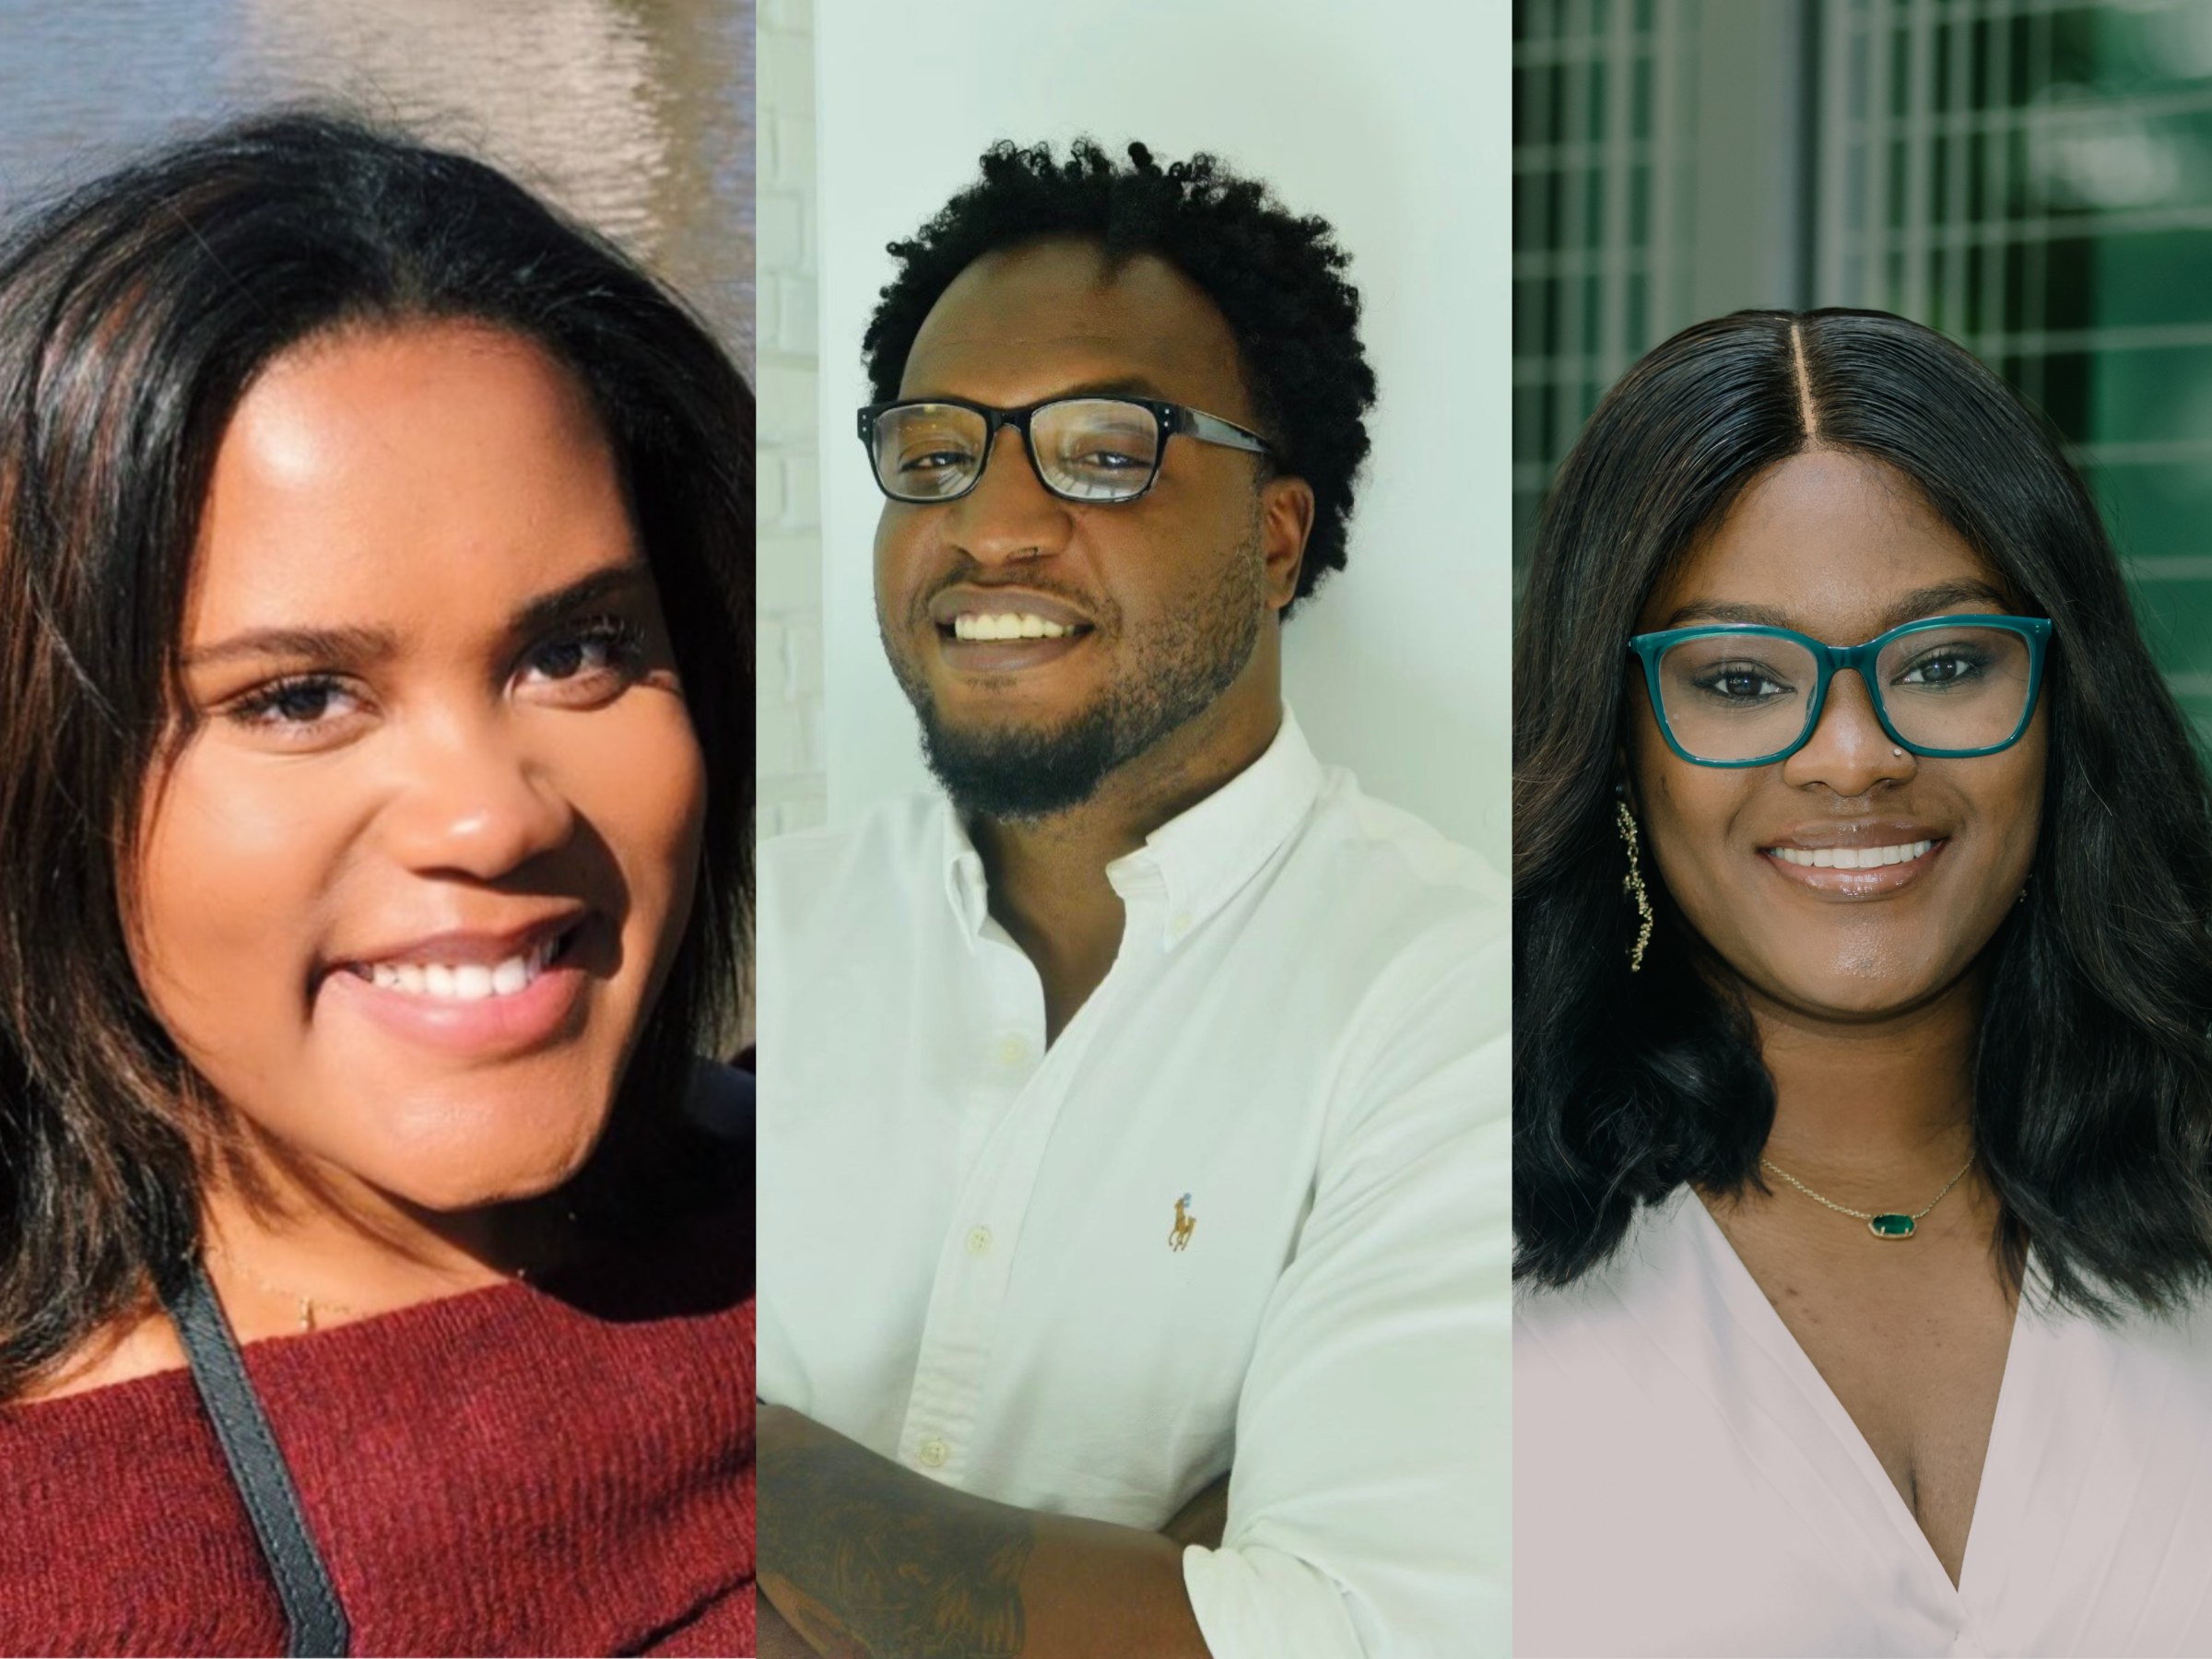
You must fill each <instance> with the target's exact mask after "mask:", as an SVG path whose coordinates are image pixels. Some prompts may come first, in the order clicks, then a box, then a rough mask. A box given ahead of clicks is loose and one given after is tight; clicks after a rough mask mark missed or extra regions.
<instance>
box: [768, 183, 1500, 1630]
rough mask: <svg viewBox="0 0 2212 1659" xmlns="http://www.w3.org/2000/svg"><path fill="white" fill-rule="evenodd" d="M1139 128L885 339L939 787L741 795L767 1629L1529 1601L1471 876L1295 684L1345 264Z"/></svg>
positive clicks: (1496, 953)
mask: <svg viewBox="0 0 2212 1659" xmlns="http://www.w3.org/2000/svg"><path fill="white" fill-rule="evenodd" d="M1129 155H1130V160H1129V162H1128V163H1127V164H1122V163H1117V162H1115V161H1113V160H1112V159H1109V158H1108V157H1107V156H1105V155H1104V154H1103V153H1102V152H1100V151H1099V150H1098V149H1096V148H1094V147H1090V146H1088V145H1083V144H1078V145H1077V147H1075V148H1074V150H1073V151H1072V152H1071V153H1070V155H1069V156H1068V158H1067V159H1065V160H1062V159H1057V158H1055V157H1054V156H1053V155H1052V154H1051V152H1050V151H1049V150H1046V149H1042V148H1039V149H1031V150H1017V149H1015V148H1013V147H1010V146H1001V147H998V148H995V149H994V150H993V151H992V152H990V153H989V154H988V155H986V156H985V157H984V158H983V176H982V181H981V182H979V183H977V184H975V185H973V186H971V188H970V189H968V190H967V191H965V192H963V193H962V194H960V195H959V196H957V197H956V198H954V200H953V201H952V202H951V203H949V204H948V205H947V206H946V207H945V208H944V209H943V211H942V212H940V213H939V214H938V215H937V216H936V217H935V218H934V219H933V220H932V221H931V222H930V223H929V224H928V225H927V226H925V227H924V229H923V230H922V231H921V233H920V234H919V235H918V236H917V237H916V238H915V239H914V240H912V241H908V242H904V243H900V244H898V245H897V246H896V247H895V248H894V253H896V254H897V256H898V258H899V260H900V269H899V272H898V275H897V276H896V277H895V278H894V280H893V281H892V283H891V284H890V285H889V287H888V288H886V289H885V291H884V296H883V300H882V302H881V305H880V306H879V308H878V310H877V313H876V316H875V319H874V321H873V323H872V324H871V326H870V329H869V331H868V335H867V338H866V341H865V352H866V357H867V363H868V369H869V373H870V376H871V379H872V381H873V382H874V386H875V393H874V395H875V397H876V399H877V401H876V402H874V403H872V404H870V405H869V406H867V407H866V408H865V409H863V410H861V411H860V414H859V418H858V427H859V435H860V439H861V443H862V447H863V452H864V453H863V456H861V457H856V460H861V461H863V462H864V463H865V465H867V466H868V467H869V468H870V469H871V470H872V472H873V475H874V477H875V480H876V483H877V487H878V488H879V489H880V490H881V492H882V494H883V496H884V499H885V500H884V508H883V514H882V518H881V521H880V524H879V526H878V529H877V541H876V594H877V616H878V619H879V622H880V625H881V629H882V635H883V641H884V648H885V651H886V653H887V654H888V658H889V660H890V664H891V666H892V668H893V670H894V672H895V673H896V675H897V677H898V679H899V683H900V686H901V687H902V688H903V689H904V690H905V692H906V695H907V697H908V699H909V700H910V701H911V702H912V705H913V708H914V711H915V713H916V715H917V717H918V719H919V721H920V724H921V731H922V740H923V745H924V751H925V753H926V755H927V757H928V759H929V762H930V765H931V768H932V770H933V771H935V774H936V777H937V778H938V780H939V782H941V783H942V785H943V793H942V794H936V795H931V796H926V797H920V798H917V799H914V800H911V801H901V802H897V803H893V804H891V805H890V806H886V807H884V808H881V809H879V810H877V812H875V813H874V814H872V815H870V816H869V817H867V818H865V819H864V820H862V821H861V822H859V823H858V824H856V825H854V826H853V827H852V828H850V829H841V830H831V831H828V832H824V833H819V834H815V835H808V836H804V837H797V838H793V839H790V840H787V841H782V842H778V843H773V844H771V846H769V847H768V848H766V849H764V853H763V867H762V874H761V931H760V945H759V951H760V971H759V974H760V999H759V1006H760V1018H761V1030H760V1056H761V1073H760V1077H761V1117H760V1155H761V1158H762V1160H763V1169H764V1171H765V1173H764V1177H763V1183H762V1206H763V1211H764V1216H763V1225H762V1229H761V1236H762V1238H763V1240H764V1243H763V1244H762V1247H761V1262H760V1270H761V1279H762V1283H763V1286H764V1295H763V1297H762V1311H763V1312H762V1317H763V1326H762V1331H761V1341H762V1360H761V1364H762V1370H761V1383H760V1386H761V1393H762V1395H763V1398H764V1400H765V1401H766V1402H768V1404H767V1406H765V1407H764V1410H763V1414H762V1418H761V1442H760V1454H761V1465H760V1467H761V1477H760V1478H761V1504H762V1521H761V1527H760V1536H761V1550H762V1556H761V1560H762V1583H763V1585H764V1587H765V1589H766V1591H767V1594H768V1598H769V1600H770V1602H771V1603H772V1605H773V1608H774V1609H775V1610H777V1611H780V1613H781V1614H782V1617H783V1618H784V1619H787V1620H788V1625H782V1624H779V1621H778V1620H777V1618H775V1617H774V1615H773V1614H772V1613H770V1612H769V1611H768V1610H767V1609H764V1618H766V1620H767V1623H768V1624H769V1626H770V1627H771V1633H768V1634H764V1637H763V1641H764V1644H765V1651H767V1652H770V1653H773V1652H775V1651H776V1646H775V1643H776V1642H777V1641H784V1642H787V1643H789V1642H801V1641H803V1642H804V1643H805V1644H806V1645H810V1646H812V1647H813V1648H814V1649H816V1650H817V1651H819V1652H823V1653H855V1652H859V1653H945V1654H956V1653H957V1654H962V1655H969V1654H1016V1653H1021V1654H1030V1655H1065V1654H1075V1653H1102V1654H1103V1653H1112V1654H1128V1653H1147V1654H1150V1653H1159V1654H1182V1653H1190V1654H1203V1653H1214V1654H1216V1655H1221V1656H1223V1659H1228V1656H1230V1655H1244V1654H1252V1655H1260V1654H1265V1655H1270V1656H1279V1655H1297V1654H1316V1655H1338V1654H1347V1655H1348V1654H1363V1653H1372V1654H1382V1653H1408V1654H1410V1653H1454V1654H1462V1653H1483V1652H1488V1651H1497V1652H1502V1651H1503V1649H1504V1643H1505V1621H1504V1605H1503V1595H1504V1583H1503V1579H1504V1561H1505V1533H1506V1490H1505V1461H1504V1447H1505V1436H1504V1429H1505V1423H1504V1409H1505V1395H1504V1374H1505V1357H1506V1340H1507V1338H1506V1324H1507V1318H1508V1307H1507V1301H1508V1294H1507V1278H1506V1256H1507V1250H1508V1244H1507V1236H1508V1226H1507V1215H1506V1195H1505V1192H1506V1161H1505V1160H1506V1124H1505V1114H1506V1047H1507V1037H1506V1030H1507V1023H1508V1022H1507V1001H1506V997H1507V982H1506V958H1505V951H1506V942H1505V939H1504V936H1503V927H1502V923H1503V906H1502V904H1501V903H1500V888H1499V885H1498V884H1497V883H1496V881H1495V880H1494V878H1493V877H1491V876H1490V875H1489V874H1488V872H1487V871H1486V870H1485V869H1484V868H1483V866H1482V865H1480V864H1479V862H1478V861H1477V860H1476V858H1475V857H1474V856H1473V855H1472V854H1471V853H1466V852H1465V851H1464V850H1462V849H1460V848H1457V847H1455V846H1453V845H1452V844H1451V843H1450V842H1448V841H1445V840H1443V839H1442V838H1441V836H1439V835H1437V834H1436V833H1435V832H1434V831H1433V830H1430V829H1429V828H1427V827H1426V826H1424V825H1422V824H1420V823H1419V822H1418V821H1417V820H1415V819H1413V818H1409V817H1407V816H1406V815H1405V814H1404V813H1401V812H1398V811H1396V810H1394V809H1393V808H1391V807H1388V806H1382V805H1380V804H1378V803H1376V802H1373V801H1371V800H1369V799H1368V798H1366V797H1365V796H1363V795H1362V794H1360V793H1359V788H1358V786H1357V785H1356V784H1355V783H1354V782H1352V780H1351V779H1350V777H1349V776H1348V775H1347V774H1346V773H1344V772H1343V771H1336V770H1334V769H1330V768H1326V767H1324V766H1323V765H1322V764H1321V763H1320V762H1319V761H1318V760H1317V759H1315V757H1314V756H1313V754H1312V750H1311V749H1310V748H1309V747H1307V745H1306V742H1305V740H1304V738H1303V736H1302V735H1300V730H1299V727H1298V724H1297V722H1296V721H1295V720H1294V719H1293V718H1292V717H1291V715H1290V713H1289V712H1288V710H1287V709H1286V708H1285V706H1284V702H1283V696H1282V654H1281V642H1280V632H1281V627H1282V624H1283V619H1284V618H1286V617H1287V616H1288V614H1289V612H1290V611H1291V609H1292V608H1293V607H1294V606H1297V605H1299V604H1300V603H1302V602H1304V601H1305V600H1306V598H1307V596H1308V595H1310V594H1312V591H1313V589H1314V587H1315V585H1316V584H1317V583H1318V582H1320V581H1321V579H1322V578H1323V577H1324V575H1326V574H1327V573H1328V572H1329V571H1335V570H1340V569H1342V568H1343V567H1344V565H1345V562H1346V541H1347V524H1348V520H1349V516H1350V512H1351V507H1352V494H1353V490H1352V486H1353V480H1354V477H1355V475H1356V474H1357V473H1358V471H1359V466H1360V464H1361V462H1362V461H1363V459H1364V457H1365V455H1366V453H1367V448H1368V439H1367V433H1366V429H1365V425H1364V416H1365V413H1366V411H1367V409H1368V408H1369V406H1371V403H1372V401H1373V395H1374V381H1373V376H1372V375H1371V372H1370V371H1369V369H1368V367H1367V364H1366V360H1365V357H1364V354H1363V352H1362V349H1361V347H1360V345H1359V338H1358V335H1357V330H1356V324H1357V322H1358V316H1359V299H1358V296H1357V294H1356V293H1355V292H1354V290H1353V289H1352V288H1351V287H1350V286H1349V285H1348V284H1347V282H1346V280H1345V278H1344V275H1343V271H1344V266H1345V265H1346V263H1347V262H1346V258H1345V255H1344V254H1343V253H1342V252H1341V251H1340V250H1339V249H1338V248H1337V246H1336V245H1335V241H1334V239H1333V236H1332V234H1331V232H1330V231H1329V229H1328V228H1327V227H1326V226H1325V225H1324V224H1323V223H1322V222H1321V221H1320V220H1318V219H1313V218H1300V217H1297V216H1295V215H1292V214H1290V213H1288V212H1287V211H1286V210H1285V209H1283V208H1282V207H1281V206H1279V205H1278V204H1277V202H1275V200H1274V199H1273V198H1272V197H1271V196H1270V195H1269V194H1267V193H1266V192H1265V190H1264V189H1263V187H1261V186H1260V185H1258V184H1257V183H1254V182H1250V181H1245V180H1241V179H1238V178H1236V177H1234V176H1232V175H1231V174H1230V173H1229V172H1228V171H1227V170H1225V169H1223V168H1221V167H1219V166H1218V164H1216V163H1213V162H1211V161H1210V160H1208V159H1205V158H1199V159H1194V160H1193V161H1190V162H1188V163H1184V164H1181V165H1178V166H1176V167H1173V168H1167V169H1163V168H1162V167H1160V166H1159V164H1158V163H1156V162H1155V161H1154V160H1153V159H1151V158H1150V156H1149V155H1148V154H1147V152H1146V151H1145V150H1144V149H1143V147H1140V146H1132V147H1131V148H1130V152H1129ZM794 1627H795V1630H794ZM792 1651H800V1650H799V1649H797V1648H794V1649H793V1650H792Z"/></svg>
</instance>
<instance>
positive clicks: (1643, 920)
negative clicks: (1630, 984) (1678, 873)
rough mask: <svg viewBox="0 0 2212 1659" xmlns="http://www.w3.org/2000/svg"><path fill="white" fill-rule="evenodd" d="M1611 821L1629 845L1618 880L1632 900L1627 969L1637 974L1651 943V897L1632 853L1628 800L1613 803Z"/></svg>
mask: <svg viewBox="0 0 2212 1659" xmlns="http://www.w3.org/2000/svg"><path fill="white" fill-rule="evenodd" d="M1613 821H1614V823H1616V824H1617V825H1618V826H1619V828H1620V839H1621V840H1622V841H1626V842H1627V843H1628V847H1629V873H1628V874H1627V875H1626V876H1624V877H1621V879H1620V890H1621V891H1622V892H1624V893H1628V894H1630V895H1631V896H1632V897H1633V898H1634V899H1635V900H1636V943H1635V944H1634V945H1632V946H1630V948H1629V971H1630V973H1640V972H1641V971H1642V970H1643V953H1644V950H1645V948H1646V947H1648V946H1649V945H1650V944H1651V942H1652V896H1651V895H1650V894H1649V893H1647V892H1645V891H1644V890H1643V866H1642V864H1641V862H1640V861H1639V860H1638V858H1637V856H1636V815H1635V814H1634V813H1632V812H1630V810H1629V804H1628V802H1626V801H1616V802H1615V803H1614V804H1613Z"/></svg>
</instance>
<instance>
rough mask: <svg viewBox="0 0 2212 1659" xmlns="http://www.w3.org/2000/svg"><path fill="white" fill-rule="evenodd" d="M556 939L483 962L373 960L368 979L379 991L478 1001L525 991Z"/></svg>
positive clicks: (543, 966) (548, 957) (549, 956)
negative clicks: (491, 961)
mask: <svg viewBox="0 0 2212 1659" xmlns="http://www.w3.org/2000/svg"><path fill="white" fill-rule="evenodd" d="M558 946H559V941H558V940H547V942H546V943H544V944H542V945H535V946H533V947H531V948H530V949H529V950H527V951H525V952H524V954H522V955H521V956H512V957H509V958H508V959H506V960H505V961H503V962H498V963H494V964H492V965H490V966H486V965H485V964H484V963H482V962H456V963H453V964H451V965H448V964H447V963H444V962H376V963H372V964H371V965H370V968H369V981H370V982H371V984H373V985H375V986H376V988H377V989H378V990H380V991H397V992H401V993H403V994H406V995H408V996H437V997H442V998H444V999H445V1000H447V1001H449V1002H481V1001H483V1000H484V999H485V998H486V997H490V996H512V995H514V994H517V993H518V992H522V991H527V990H528V989H529V988H530V986H531V985H532V983H533V982H535V980H536V979H537V976H538V975H539V974H541V973H543V972H544V971H546V965H547V963H548V962H550V961H551V960H552V959H553V953H554V951H555V949H556V948H557V947H558Z"/></svg>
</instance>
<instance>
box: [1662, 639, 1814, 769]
mask: <svg viewBox="0 0 2212 1659" xmlns="http://www.w3.org/2000/svg"><path fill="white" fill-rule="evenodd" d="M1817 678H1818V669H1817V666H1816V665H1815V664H1814V661H1813V653H1811V652H1809V651H1807V650H1806V648H1805V647H1804V646H1802V645H1800V644H1798V643H1797V642H1796V641H1794V640H1778V639H1773V638H1771V637H1769V636H1768V635H1765V634H1735V633H1713V634H1699V635H1697V636H1696V637H1694V638H1692V639H1688V640H1684V641H1681V642H1680V643H1678V644H1676V645H1671V646H1669V647H1668V648H1667V650H1666V653H1665V655H1663V656H1662V657H1660V659H1659V704H1660V712H1661V713H1662V714H1664V715H1665V718H1666V729H1667V730H1668V731H1669V732H1671V733H1673V734H1674V739H1675V741H1676V743H1677V744H1679V745H1680V746H1681V747H1682V748H1683V749H1684V750H1685V751H1687V752H1688V754H1690V755H1692V756H1695V757H1696V758H1697V759H1700V760H1759V759H1765V758H1766V757H1767V756H1769V755H1771V754H1775V753H1778V752H1779V751H1781V750H1783V749H1786V748H1788V747H1790V745H1792V744H1793V743H1794V742H1796V741H1797V738H1798V735H1799V734H1800V733H1802V732H1803V731H1804V730H1805V711H1806V704H1807V703H1808V702H1810V701H1811V700H1812V695H1813V687H1814V685H1815V683H1816V681H1817Z"/></svg>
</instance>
